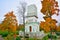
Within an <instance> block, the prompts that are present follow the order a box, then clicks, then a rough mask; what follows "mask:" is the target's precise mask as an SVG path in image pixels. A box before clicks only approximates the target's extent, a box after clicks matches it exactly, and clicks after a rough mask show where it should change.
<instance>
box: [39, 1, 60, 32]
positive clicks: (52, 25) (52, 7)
mask: <svg viewBox="0 0 60 40" xmlns="http://www.w3.org/2000/svg"><path fill="white" fill-rule="evenodd" d="M41 3H42V9H41V12H42V14H44V15H45V16H44V17H43V18H44V20H45V22H41V23H40V28H41V29H43V30H44V31H45V32H49V31H52V30H56V27H57V26H56V23H57V21H56V20H55V19H52V17H51V16H52V15H54V14H57V15H59V14H58V12H59V8H58V7H59V6H58V2H57V1H56V0H43V1H41Z"/></svg>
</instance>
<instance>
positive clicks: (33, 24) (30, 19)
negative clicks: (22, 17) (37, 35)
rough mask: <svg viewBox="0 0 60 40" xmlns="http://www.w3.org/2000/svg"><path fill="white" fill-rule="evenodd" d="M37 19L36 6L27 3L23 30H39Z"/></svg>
mask: <svg viewBox="0 0 60 40" xmlns="http://www.w3.org/2000/svg"><path fill="white" fill-rule="evenodd" d="M37 19H38V17H37V7H36V6H35V5H34V4H33V5H29V6H28V7H27V16H26V23H25V32H39V23H38V22H37Z"/></svg>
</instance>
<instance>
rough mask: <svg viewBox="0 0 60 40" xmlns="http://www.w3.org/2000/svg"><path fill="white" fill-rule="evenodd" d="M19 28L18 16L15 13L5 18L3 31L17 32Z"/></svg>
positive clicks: (9, 13)
mask: <svg viewBox="0 0 60 40" xmlns="http://www.w3.org/2000/svg"><path fill="white" fill-rule="evenodd" d="M17 27H18V23H17V20H16V16H15V15H14V14H13V11H12V12H8V13H7V14H6V15H5V18H4V20H3V22H2V28H1V29H2V30H8V31H12V32H16V30H17Z"/></svg>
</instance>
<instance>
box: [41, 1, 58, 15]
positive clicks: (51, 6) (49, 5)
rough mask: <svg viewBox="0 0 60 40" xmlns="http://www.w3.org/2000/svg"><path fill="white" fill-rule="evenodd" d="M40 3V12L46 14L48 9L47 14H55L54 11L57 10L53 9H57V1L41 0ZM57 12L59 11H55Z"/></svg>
mask: <svg viewBox="0 0 60 40" xmlns="http://www.w3.org/2000/svg"><path fill="white" fill-rule="evenodd" d="M41 3H42V9H41V12H42V13H43V14H44V15H46V12H47V11H48V14H49V15H53V14H55V13H56V12H55V11H57V10H55V9H57V8H55V7H59V6H58V2H57V1H55V0H43V1H41ZM57 12H59V11H57Z"/></svg>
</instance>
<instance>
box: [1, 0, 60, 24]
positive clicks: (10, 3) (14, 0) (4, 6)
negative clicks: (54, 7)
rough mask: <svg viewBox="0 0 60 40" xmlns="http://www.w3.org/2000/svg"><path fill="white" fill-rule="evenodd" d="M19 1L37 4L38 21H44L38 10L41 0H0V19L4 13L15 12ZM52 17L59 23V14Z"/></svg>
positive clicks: (59, 0)
mask: <svg viewBox="0 0 60 40" xmlns="http://www.w3.org/2000/svg"><path fill="white" fill-rule="evenodd" d="M20 1H21V2H23V1H25V2H26V3H27V5H31V4H35V5H36V6H37V11H38V12H37V13H38V15H37V16H38V22H40V21H44V19H43V14H42V13H41V12H40V10H41V8H42V7H41V0H0V21H2V20H3V19H4V15H5V14H6V13H8V12H10V11H14V13H17V6H18V5H19V2H20ZM58 3H59V6H60V0H58ZM59 8H60V7H59ZM16 16H17V15H16ZM53 18H54V19H56V20H57V21H58V22H59V23H60V15H59V16H56V15H53ZM18 20H19V19H18Z"/></svg>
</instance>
